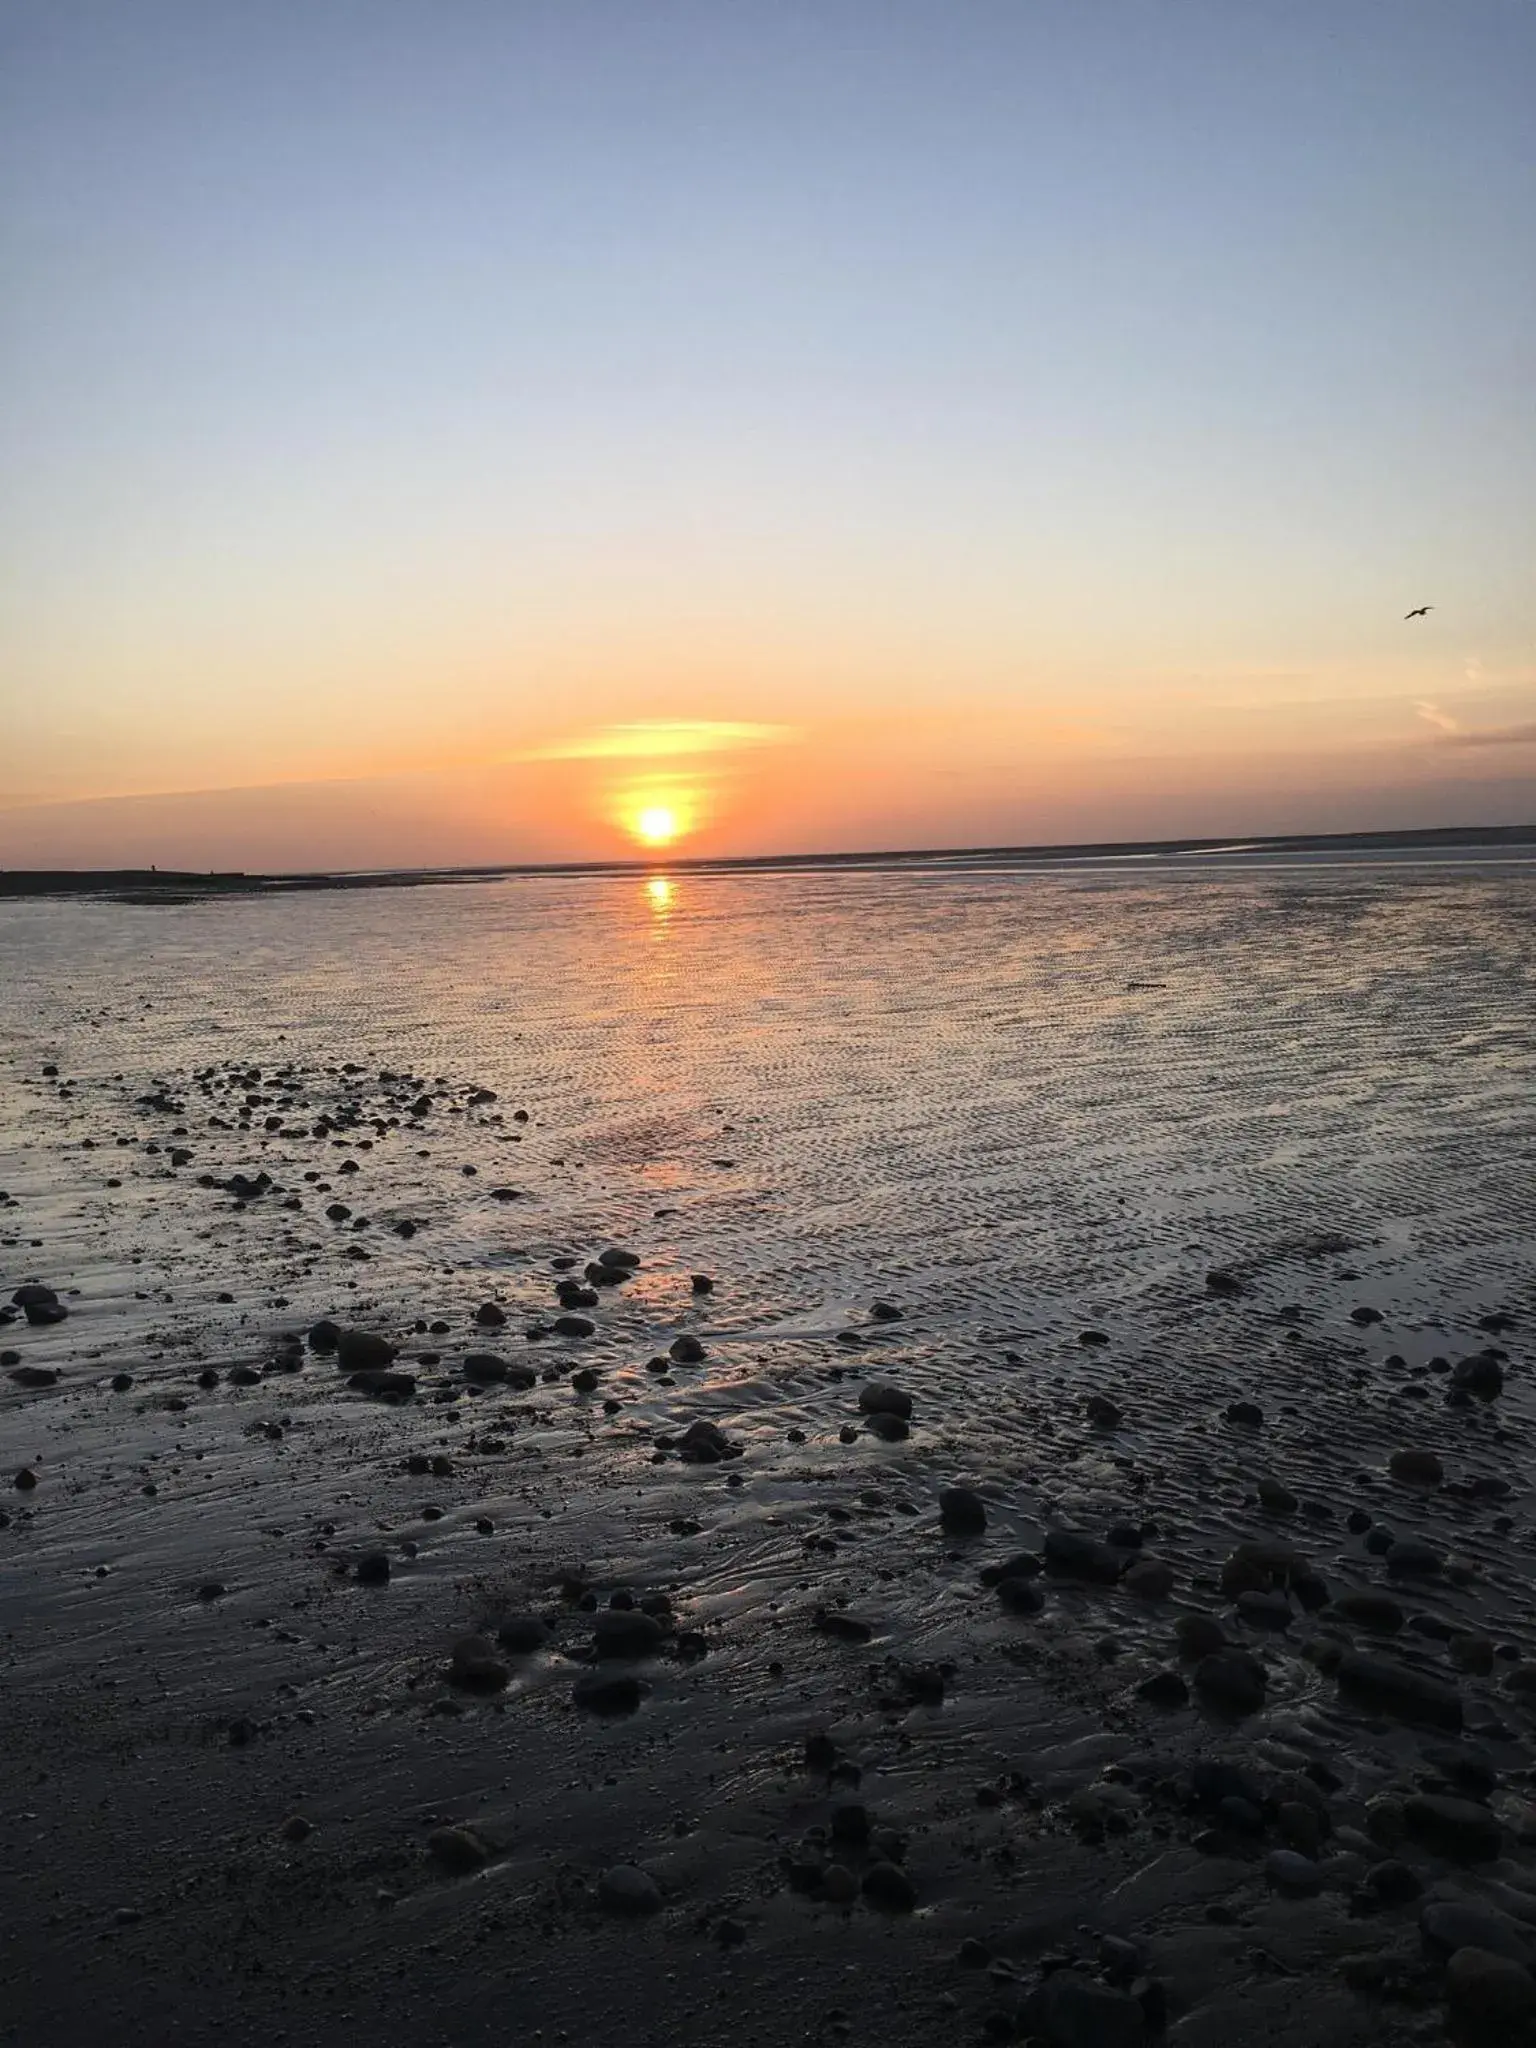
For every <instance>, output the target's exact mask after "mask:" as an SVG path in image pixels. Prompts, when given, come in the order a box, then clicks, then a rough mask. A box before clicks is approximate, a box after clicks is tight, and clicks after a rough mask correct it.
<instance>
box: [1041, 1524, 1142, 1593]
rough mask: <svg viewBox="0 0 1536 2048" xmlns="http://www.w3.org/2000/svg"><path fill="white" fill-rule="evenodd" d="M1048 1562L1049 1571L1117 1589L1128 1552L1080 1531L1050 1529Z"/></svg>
mask: <svg viewBox="0 0 1536 2048" xmlns="http://www.w3.org/2000/svg"><path fill="white" fill-rule="evenodd" d="M1045 1563H1046V1568H1047V1570H1049V1571H1053V1572H1060V1573H1061V1574H1063V1576H1065V1577H1068V1578H1074V1579H1090V1580H1092V1581H1093V1583H1094V1584H1096V1585H1101V1586H1114V1585H1118V1584H1119V1582H1120V1573H1121V1569H1122V1567H1123V1566H1124V1565H1125V1563H1126V1557H1125V1553H1124V1552H1123V1551H1120V1550H1117V1549H1115V1547H1114V1545H1113V1544H1110V1543H1101V1542H1100V1541H1099V1540H1098V1538H1097V1537H1096V1536H1088V1535H1085V1534H1084V1532H1083V1531H1082V1530H1081V1529H1048V1530H1047V1531H1046V1537H1045Z"/></svg>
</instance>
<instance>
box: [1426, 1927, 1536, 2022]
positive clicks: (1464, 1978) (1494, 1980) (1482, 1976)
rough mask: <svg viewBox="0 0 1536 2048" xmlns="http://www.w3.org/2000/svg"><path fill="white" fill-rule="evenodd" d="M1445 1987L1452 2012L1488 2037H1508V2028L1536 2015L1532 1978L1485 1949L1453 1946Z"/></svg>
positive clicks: (1507, 1960)
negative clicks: (1453, 1951)
mask: <svg viewBox="0 0 1536 2048" xmlns="http://www.w3.org/2000/svg"><path fill="white" fill-rule="evenodd" d="M1445 1990H1446V1998H1447V2001H1448V2003H1449V2005H1450V2008H1451V2011H1452V2013H1453V2014H1455V2015H1456V2017H1457V2018H1459V2019H1461V2020H1463V2021H1465V2022H1466V2023H1467V2024H1468V2025H1470V2026H1471V2027H1473V2028H1475V2029H1476V2030H1478V2031H1479V2032H1481V2033H1483V2034H1484V2035H1485V2036H1486V2037H1487V2038H1490V2039H1502V2040H1506V2041H1507V2040H1510V2039H1511V2038H1513V2037H1512V2036H1511V2034H1510V2033H1509V2031H1508V2030H1509V2029H1511V2028H1520V2029H1524V2028H1525V2027H1526V2026H1527V2023H1528V2022H1529V2021H1530V2020H1531V2019H1532V2018H1533V2017H1536V1978H1533V1977H1532V1976H1531V1973H1530V1971H1529V1970H1526V1969H1522V1968H1521V1966H1520V1964H1519V1963H1516V1962H1512V1961H1511V1960H1510V1959H1509V1958H1508V1957H1507V1956H1500V1955H1493V1954H1490V1953H1489V1951H1488V1950H1486V1949H1480V1948H1460V1949H1457V1951H1456V1952H1455V1954H1454V1955H1453V1956H1452V1957H1451V1960H1450V1962H1449V1963H1448V1964H1447V1966H1446V1972H1445Z"/></svg>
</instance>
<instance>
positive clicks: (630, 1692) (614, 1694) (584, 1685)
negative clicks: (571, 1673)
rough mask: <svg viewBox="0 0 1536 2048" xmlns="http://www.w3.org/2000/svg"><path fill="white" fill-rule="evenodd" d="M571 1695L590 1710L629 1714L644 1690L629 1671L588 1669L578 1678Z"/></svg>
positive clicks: (579, 1705) (590, 1712)
mask: <svg viewBox="0 0 1536 2048" xmlns="http://www.w3.org/2000/svg"><path fill="white" fill-rule="evenodd" d="M571 1697H572V1699H573V1700H574V1701H575V1702H576V1705H577V1706H578V1707H580V1708H582V1709H583V1710H584V1711H585V1712H587V1713H589V1714H632V1713H633V1712H634V1711H635V1709H636V1708H637V1707H638V1706H639V1704H640V1702H641V1700H642V1699H643V1698H644V1697H645V1692H644V1688H643V1686H642V1685H641V1683H640V1681H639V1679H638V1678H635V1677H632V1676H631V1675H630V1674H629V1673H628V1672H614V1671H588V1672H584V1673H583V1674H582V1676H581V1677H580V1678H578V1679H577V1681H576V1683H575V1685H574V1687H573V1688H572V1690H571Z"/></svg>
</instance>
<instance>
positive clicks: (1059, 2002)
mask: <svg viewBox="0 0 1536 2048" xmlns="http://www.w3.org/2000/svg"><path fill="white" fill-rule="evenodd" d="M1020 2018H1021V2020H1022V2022H1023V2025H1022V2026H1021V2028H1020V2031H1021V2032H1027V2033H1029V2034H1032V2035H1035V2036H1037V2037H1038V2038H1039V2039H1040V2040H1042V2041H1044V2042H1047V2043H1048V2044H1049V2048H1142V2043H1143V2042H1145V2040H1146V2039H1147V2023H1146V2015H1145V2014H1144V2013H1143V2011H1142V2009H1141V2006H1140V2004H1139V2003H1138V2001H1137V2000H1136V1999H1135V1998H1134V1997H1133V1996H1132V1994H1131V1993H1130V1992H1129V1991H1121V1990H1118V1989H1116V1987H1114V1986H1113V1985H1110V1984H1101V1983H1099V1982H1098V1980H1097V1979H1096V1978H1093V1977H1089V1976H1087V1975H1085V1974H1084V1973H1083V1972H1082V1971H1081V1970H1053V1971H1052V1972H1051V1974H1050V1975H1049V1976H1048V1977H1047V1978H1045V1980H1044V1981H1043V1982H1042V1983H1041V1984H1040V1985H1039V1986H1038V1987H1037V1989H1036V1990H1034V1991H1032V1992H1031V1993H1030V1995H1029V1997H1028V1998H1027V1999H1026V2000H1025V2001H1024V2005H1023V2007H1022V2010H1021V2013H1020Z"/></svg>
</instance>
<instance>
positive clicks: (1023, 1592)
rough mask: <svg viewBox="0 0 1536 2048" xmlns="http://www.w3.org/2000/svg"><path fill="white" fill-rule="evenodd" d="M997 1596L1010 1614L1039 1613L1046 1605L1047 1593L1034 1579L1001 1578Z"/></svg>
mask: <svg viewBox="0 0 1536 2048" xmlns="http://www.w3.org/2000/svg"><path fill="white" fill-rule="evenodd" d="M997 1598H998V1603H999V1605H1000V1606H1003V1607H1006V1608H1007V1610H1008V1612H1009V1613H1010V1614H1038V1613H1039V1612H1040V1610H1041V1609H1042V1608H1043V1607H1044V1605H1045V1595H1044V1594H1043V1593H1042V1592H1041V1591H1040V1588H1039V1587H1038V1586H1037V1585H1036V1584H1035V1582H1034V1580H1033V1579H999V1580H998V1582H997Z"/></svg>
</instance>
